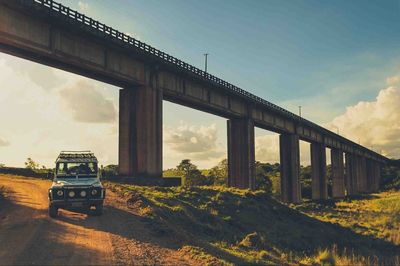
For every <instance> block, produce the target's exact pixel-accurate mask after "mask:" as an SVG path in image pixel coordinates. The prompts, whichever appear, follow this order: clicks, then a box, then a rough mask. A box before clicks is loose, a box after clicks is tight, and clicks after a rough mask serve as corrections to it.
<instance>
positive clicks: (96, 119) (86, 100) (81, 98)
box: [60, 80, 117, 123]
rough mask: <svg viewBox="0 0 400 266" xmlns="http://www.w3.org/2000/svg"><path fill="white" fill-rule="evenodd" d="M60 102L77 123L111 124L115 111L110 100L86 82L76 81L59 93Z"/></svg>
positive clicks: (114, 117) (114, 118) (115, 114)
mask: <svg viewBox="0 0 400 266" xmlns="http://www.w3.org/2000/svg"><path fill="white" fill-rule="evenodd" d="M60 97H61V101H62V102H63V104H64V106H65V107H66V108H67V109H68V110H69V111H70V112H71V114H72V117H73V118H74V120H75V121H77V122H86V123H112V122H114V121H115V120H116V117H117V110H116V108H115V105H114V103H113V101H112V100H111V99H106V98H105V96H104V95H103V94H102V93H101V92H99V91H98V90H97V88H96V87H95V86H93V85H92V84H91V83H89V82H88V81H82V80H80V81H78V82H77V83H75V84H73V85H71V86H68V87H66V88H64V89H62V90H61V91H60Z"/></svg>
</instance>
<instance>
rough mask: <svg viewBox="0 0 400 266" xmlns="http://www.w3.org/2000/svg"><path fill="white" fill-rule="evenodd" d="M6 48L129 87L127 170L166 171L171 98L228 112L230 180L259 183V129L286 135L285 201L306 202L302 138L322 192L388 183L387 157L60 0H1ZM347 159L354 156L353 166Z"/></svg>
mask: <svg viewBox="0 0 400 266" xmlns="http://www.w3.org/2000/svg"><path fill="white" fill-rule="evenodd" d="M0 51H1V52H4V53H8V54H11V55H14V56H17V57H21V58H25V59H28V60H31V61H35V62H38V63H41V64H45V65H48V66H52V67H56V68H59V69H63V70H66V71H69V72H73V73H76V74H79V75H83V76H86V77H90V78H93V79H96V80H99V81H103V82H106V83H109V84H113V85H116V86H119V87H120V88H121V90H120V110H119V170H120V174H121V175H123V176H128V177H135V176H144V177H161V176H162V102H163V100H167V101H171V102H174V103H177V104H181V105H185V106H188V107H191V108H195V109H198V110H201V111H204V112H208V113H212V114H215V115H218V116H221V117H224V118H226V119H227V120H228V121H227V127H228V173H229V177H228V184H229V185H230V186H233V187H238V188H250V189H254V186H255V155H254V153H255V152H254V128H255V127H260V128H263V129H267V130H270V131H274V132H277V133H279V134H280V139H279V141H280V164H281V193H282V200H283V201H286V202H293V203H297V202H300V201H301V186H300V180H299V169H300V158H299V157H300V155H299V140H304V141H306V142H309V143H311V166H312V197H313V199H317V200H318V199H327V198H328V192H327V176H326V156H325V149H326V147H328V148H330V149H331V158H332V159H331V164H332V173H333V177H332V179H333V190H332V196H333V197H335V198H340V197H343V196H345V195H346V194H348V195H356V194H359V193H369V192H374V191H376V190H377V189H378V185H379V179H380V169H381V166H382V165H383V164H385V163H386V162H387V160H388V159H387V158H386V157H384V156H382V155H380V154H378V153H376V152H374V151H372V150H369V149H367V148H366V147H363V146H361V145H359V144H357V143H354V142H352V141H350V140H348V139H346V138H344V137H343V136H340V135H338V134H335V133H333V132H331V131H329V130H327V129H325V128H323V127H321V126H318V125H317V124H315V123H313V122H311V121H308V120H306V119H304V118H301V117H299V116H297V115H295V114H293V113H291V112H289V111H287V110H285V109H283V108H281V107H279V106H277V105H275V104H272V103H270V102H268V101H266V100H264V99H262V98H260V97H257V96H255V95H253V94H251V93H249V92H247V91H245V90H242V89H240V88H238V87H236V86H235V85H232V84H230V83H228V82H226V81H223V80H221V79H219V78H217V77H215V76H213V75H211V74H209V73H206V72H204V71H202V70H200V69H198V68H196V67H194V66H191V65H189V64H187V63H185V62H183V61H181V60H179V59H177V58H175V57H173V56H170V55H168V54H166V53H164V52H162V51H160V50H157V49H155V48H154V47H151V46H149V45H147V44H145V43H143V42H141V41H138V40H136V39H134V38H132V37H130V36H128V35H125V34H123V33H121V32H119V31H117V30H115V29H113V28H111V27H108V26H107V25H104V24H102V23H100V22H98V21H96V20H94V19H91V18H89V17H87V16H85V15H83V14H81V13H79V12H77V11H74V10H72V9H70V8H68V7H66V6H63V5H61V4H59V3H57V2H54V1H53V0H14V1H10V0H0ZM344 157H345V164H344Z"/></svg>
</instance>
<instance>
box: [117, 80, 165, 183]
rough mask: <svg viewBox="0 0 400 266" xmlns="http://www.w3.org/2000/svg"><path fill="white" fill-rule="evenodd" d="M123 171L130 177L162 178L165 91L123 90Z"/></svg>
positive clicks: (120, 141) (121, 127)
mask: <svg viewBox="0 0 400 266" xmlns="http://www.w3.org/2000/svg"><path fill="white" fill-rule="evenodd" d="M119 108H120V112H119V158H118V159H119V171H120V175H121V176H126V177H138V176H140V177H162V92H161V91H160V90H157V89H153V88H151V87H140V88H132V89H128V88H126V89H122V90H120V104H119Z"/></svg>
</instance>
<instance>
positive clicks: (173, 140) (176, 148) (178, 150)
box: [164, 122, 225, 162]
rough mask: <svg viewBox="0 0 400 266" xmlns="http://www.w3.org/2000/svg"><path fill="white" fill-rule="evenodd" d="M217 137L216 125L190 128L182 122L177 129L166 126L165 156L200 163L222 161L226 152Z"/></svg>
mask: <svg viewBox="0 0 400 266" xmlns="http://www.w3.org/2000/svg"><path fill="white" fill-rule="evenodd" d="M217 135H218V130H217V128H216V125H215V124H212V125H210V126H203V125H202V126H193V125H191V126H189V125H187V124H184V123H183V122H181V124H180V126H178V127H176V128H173V127H168V126H164V144H165V149H166V151H165V154H166V155H167V156H173V157H175V158H180V159H185V158H188V159H193V160H199V161H205V160H215V159H222V158H223V157H224V156H225V151H224V149H223V148H222V147H221V145H219V143H218V137H217ZM169 151H170V152H169ZM217 161H218V160H216V162H217Z"/></svg>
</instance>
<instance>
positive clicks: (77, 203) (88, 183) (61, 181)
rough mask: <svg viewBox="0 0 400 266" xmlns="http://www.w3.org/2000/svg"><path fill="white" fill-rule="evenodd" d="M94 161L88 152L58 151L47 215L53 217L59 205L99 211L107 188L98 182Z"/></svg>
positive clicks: (72, 208) (94, 211)
mask: <svg viewBox="0 0 400 266" xmlns="http://www.w3.org/2000/svg"><path fill="white" fill-rule="evenodd" d="M97 163H98V162H97V158H96V157H95V156H94V154H93V153H91V152H90V151H62V152H61V153H60V155H59V156H58V158H57V160H56V169H55V172H54V179H53V184H52V185H51V187H50V189H49V216H50V217H53V218H54V217H56V216H57V214H58V209H59V208H63V209H70V210H77V209H79V210H85V211H88V212H93V213H94V214H97V215H100V214H102V212H103V201H104V198H105V196H106V191H105V188H104V187H103V185H102V184H101V182H100V173H99V171H98V167H97ZM92 209H93V210H92Z"/></svg>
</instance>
